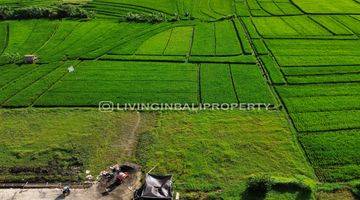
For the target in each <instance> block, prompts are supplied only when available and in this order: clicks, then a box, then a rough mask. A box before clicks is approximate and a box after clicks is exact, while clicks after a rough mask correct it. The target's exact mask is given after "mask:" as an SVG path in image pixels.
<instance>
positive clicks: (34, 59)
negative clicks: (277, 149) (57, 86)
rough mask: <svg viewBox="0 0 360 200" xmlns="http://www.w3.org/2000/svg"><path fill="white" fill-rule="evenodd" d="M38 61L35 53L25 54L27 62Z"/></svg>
mask: <svg viewBox="0 0 360 200" xmlns="http://www.w3.org/2000/svg"><path fill="white" fill-rule="evenodd" d="M37 61H38V57H37V56H35V55H25V56H24V62H25V63H26V64H33V63H36V62H37Z"/></svg>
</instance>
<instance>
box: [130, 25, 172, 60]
mask: <svg viewBox="0 0 360 200" xmlns="http://www.w3.org/2000/svg"><path fill="white" fill-rule="evenodd" d="M173 32H174V28H172V29H171V30H170V35H169V37H168V39H167V41H166V45H165V47H164V49H163V52H162V53H161V55H162V56H163V55H165V51H166V49H167V48H168V46H169V43H170V40H171V37H172V34H173ZM139 48H140V47H139ZM136 51H137V50H136ZM135 55H139V54H136V53H135Z"/></svg>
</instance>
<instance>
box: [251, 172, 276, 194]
mask: <svg viewBox="0 0 360 200" xmlns="http://www.w3.org/2000/svg"><path fill="white" fill-rule="evenodd" d="M271 187H272V185H271V178H270V176H266V175H261V176H253V177H250V178H249V179H248V182H247V190H248V191H249V192H252V193H258V194H266V193H267V192H268V191H270V190H271Z"/></svg>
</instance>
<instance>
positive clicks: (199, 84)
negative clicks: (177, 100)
mask: <svg viewBox="0 0 360 200" xmlns="http://www.w3.org/2000/svg"><path fill="white" fill-rule="evenodd" d="M197 66H198V93H199V94H198V97H199V103H200V104H202V103H204V102H203V98H202V92H201V90H202V84H201V78H202V76H201V63H198V64H197Z"/></svg>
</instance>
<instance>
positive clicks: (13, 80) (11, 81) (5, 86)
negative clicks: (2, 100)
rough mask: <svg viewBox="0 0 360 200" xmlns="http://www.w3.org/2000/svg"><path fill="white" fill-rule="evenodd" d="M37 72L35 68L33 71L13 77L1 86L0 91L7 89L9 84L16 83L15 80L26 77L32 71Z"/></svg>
mask: <svg viewBox="0 0 360 200" xmlns="http://www.w3.org/2000/svg"><path fill="white" fill-rule="evenodd" d="M35 70H37V67H36V66H35V67H34V69H31V70H29V71H26V72H24V73H23V74H21V75H20V76H18V77H15V78H13V79H11V80H10V81H8V82H7V83H6V84H5V85H3V86H2V87H0V91H2V90H3V89H5V88H7V87H8V85H9V84H11V83H13V82H16V81H17V80H19V79H21V78H23V77H24V76H26V75H27V74H30V73H32V72H33V71H35Z"/></svg>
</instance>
